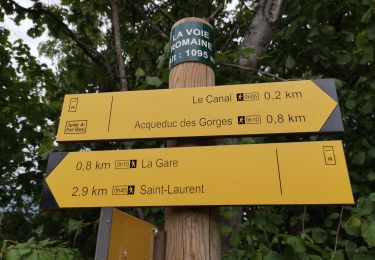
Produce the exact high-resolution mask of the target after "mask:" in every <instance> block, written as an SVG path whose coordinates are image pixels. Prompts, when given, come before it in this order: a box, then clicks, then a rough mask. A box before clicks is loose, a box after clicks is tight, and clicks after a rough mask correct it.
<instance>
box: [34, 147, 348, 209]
mask: <svg viewBox="0 0 375 260" xmlns="http://www.w3.org/2000/svg"><path fill="white" fill-rule="evenodd" d="M48 169H49V174H48V176H47V178H46V187H45V188H46V189H47V186H48V187H49V190H50V192H51V193H52V194H50V196H49V198H48V199H47V196H45V197H44V200H42V204H41V207H42V208H50V207H52V208H53V207H56V208H57V207H60V208H73V207H79V208H84V207H110V206H111V207H116V206H127V207H139V206H141V207H143V206H198V205H199V206H202V205H285V204H288V205H291V204H351V203H353V196H352V191H351V188H350V183H349V178H348V172H347V169H346V164H345V157H344V152H343V148H342V144H341V141H324V142H302V143H279V144H256V145H231V146H203V147H179V148H162V149H141V150H117V151H97V152H70V153H54V154H52V155H51V156H50V159H49V163H48ZM202 172H204V173H205V174H202Z"/></svg>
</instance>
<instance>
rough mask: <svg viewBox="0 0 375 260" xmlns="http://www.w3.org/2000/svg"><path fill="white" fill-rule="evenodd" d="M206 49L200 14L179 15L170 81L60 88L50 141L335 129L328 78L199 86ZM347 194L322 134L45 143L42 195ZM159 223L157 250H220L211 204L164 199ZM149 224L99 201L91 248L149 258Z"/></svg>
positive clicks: (222, 199)
mask: <svg viewBox="0 0 375 260" xmlns="http://www.w3.org/2000/svg"><path fill="white" fill-rule="evenodd" d="M214 54H215V52H214V48H213V30H212V27H211V26H210V24H209V23H208V22H206V21H205V20H203V19H199V18H194V17H190V18H185V19H182V20H180V21H178V22H177V23H176V24H175V25H174V26H173V28H172V31H171V55H170V60H169V66H170V70H171V71H170V77H169V88H175V89H173V90H171V89H169V90H167V89H164V90H153V91H131V92H116V93H100V94H99V93H97V94H74V95H66V96H65V99H64V104H63V108H62V114H61V119H60V124H59V128H58V134H57V141H59V142H74V141H99V140H132V139H155V138H182V137H210V136H211V137H212V136H246V135H269V134H281V133H285V134H292V133H329V132H341V131H343V124H342V119H341V113H340V108H339V106H338V98H337V94H336V87H335V84H334V81H333V80H331V79H320V80H301V81H289V82H274V83H261V84H243V85H233V86H218V87H205V88H197V87H203V86H207V85H208V86H213V85H215V75H214V68H215V66H216V65H215V57H214ZM168 144H169V145H170V146H171V144H172V142H171V141H169V142H168ZM173 144H174V145H175V146H192V145H202V144H203V142H202V140H199V139H198V141H197V139H195V140H194V141H193V140H192V139H188V140H186V139H185V140H182V141H181V140H180V141H179V142H174V143H173ZM353 202H354V201H353V195H352V191H351V187H350V182H349V176H348V171H347V168H346V162H345V156H344V151H343V146H342V143H341V141H321V142H300V143H277V144H256V145H228V146H199V147H197V146H196V147H175V148H163V149H143V150H141V149H140V150H114V151H95V152H69V153H52V154H51V155H50V157H49V161H48V165H47V175H46V178H45V182H44V186H43V193H42V200H41V205H40V206H41V208H85V207H116V206H118V207H143V206H219V205H286V204H288V205H293V204H294V205H307V204H352V203H353ZM109 225H111V226H109ZM165 229H166V233H165V234H167V235H166V236H164V235H163V236H160V238H161V239H159V240H158V239H157V240H156V241H159V242H157V243H159V244H160V243H162V241H164V239H165V238H167V241H166V243H165V244H166V246H165V252H164V246H159V247H158V248H159V249H160V250H159V251H155V252H154V257H155V258H158V259H159V258H160V259H163V258H164V257H165V259H185V258H194V259H195V258H197V259H219V258H220V233H219V210H218V208H217V207H178V208H177V207H167V208H166V209H165ZM152 230H153V226H152V225H151V224H148V223H146V222H143V221H140V220H137V219H135V218H133V217H131V216H129V215H127V214H124V213H121V212H119V211H117V210H114V209H110V208H104V209H102V215H101V220H100V226H99V236H98V243H97V252H96V259H106V258H108V259H119V258H124V259H127V257H129V259H152V254H153V252H152V251H153V250H152V246H151V244H152V243H153V239H154V237H153V235H152ZM163 234H164V233H163ZM130 237H131V238H130ZM139 241H142V243H139ZM185 249H187V250H185ZM164 253H165V254H164Z"/></svg>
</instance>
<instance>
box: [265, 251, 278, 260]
mask: <svg viewBox="0 0 375 260" xmlns="http://www.w3.org/2000/svg"><path fill="white" fill-rule="evenodd" d="M263 260H283V257H282V256H281V255H279V254H278V253H277V252H275V251H268V253H267V255H265V256H264V258H263Z"/></svg>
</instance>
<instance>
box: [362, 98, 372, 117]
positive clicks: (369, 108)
mask: <svg viewBox="0 0 375 260" xmlns="http://www.w3.org/2000/svg"><path fill="white" fill-rule="evenodd" d="M361 111H362V112H363V114H365V115H368V114H370V113H371V112H372V111H373V104H372V102H371V101H367V102H366V104H365V105H364V106H363V107H362V108H361Z"/></svg>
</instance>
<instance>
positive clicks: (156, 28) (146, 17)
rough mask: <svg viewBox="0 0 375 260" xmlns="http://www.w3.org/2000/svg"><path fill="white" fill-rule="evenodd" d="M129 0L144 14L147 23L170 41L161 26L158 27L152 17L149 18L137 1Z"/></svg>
mask: <svg viewBox="0 0 375 260" xmlns="http://www.w3.org/2000/svg"><path fill="white" fill-rule="evenodd" d="M128 2H130V4H131V5H132V6H133V7H134V8H135V9H136V10H137V12H138V13H139V14H140V15H142V16H143V18H144V19H145V20H146V21H147V23H148V24H149V25H150V26H151V27H152V28H153V29H154V30H155V31H157V32H158V33H159V35H160V36H161V37H163V38H164V39H165V40H167V41H169V37H168V36H167V35H166V34H165V33H164V32H163V31H162V30H161V29H160V28H159V27H157V26H156V25H155V24H154V23H153V22H152V21H151V19H150V18H148V16H147V15H146V14H145V13H144V12H143V10H142V9H141V8H140V7H139V5H137V4H136V3H134V2H133V1H132V0H129V1H128Z"/></svg>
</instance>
